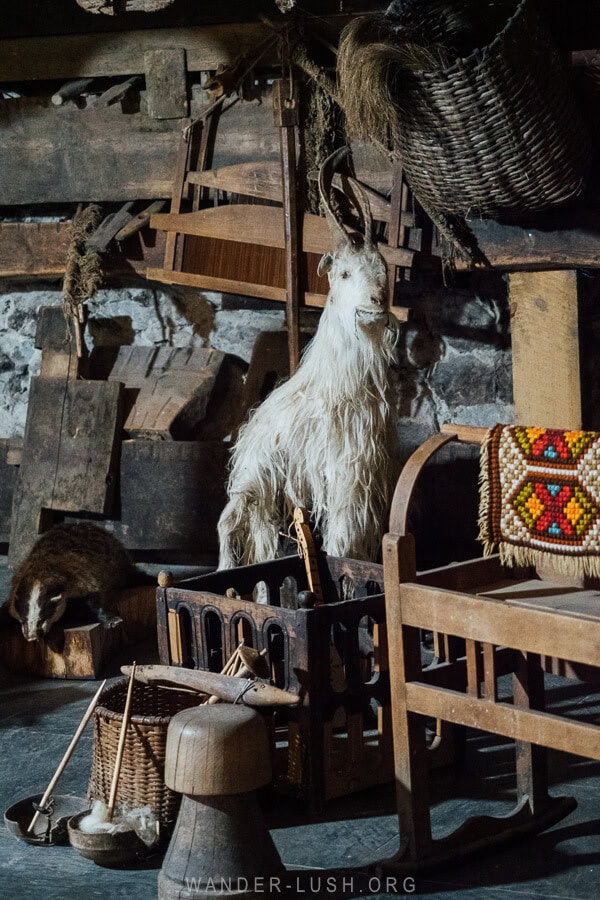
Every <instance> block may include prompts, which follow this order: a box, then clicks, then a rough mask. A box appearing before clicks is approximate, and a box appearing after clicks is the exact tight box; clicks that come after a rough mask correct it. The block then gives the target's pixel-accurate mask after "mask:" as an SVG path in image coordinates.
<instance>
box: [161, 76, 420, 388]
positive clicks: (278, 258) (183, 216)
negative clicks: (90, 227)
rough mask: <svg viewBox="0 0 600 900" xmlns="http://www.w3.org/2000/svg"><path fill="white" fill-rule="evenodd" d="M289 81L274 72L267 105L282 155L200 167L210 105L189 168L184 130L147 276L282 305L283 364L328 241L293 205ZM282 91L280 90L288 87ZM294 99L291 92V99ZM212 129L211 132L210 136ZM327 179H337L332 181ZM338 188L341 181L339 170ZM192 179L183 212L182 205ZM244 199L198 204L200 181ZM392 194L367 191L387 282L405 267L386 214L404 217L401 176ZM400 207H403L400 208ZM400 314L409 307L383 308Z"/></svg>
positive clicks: (319, 301)
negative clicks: (379, 227)
mask: <svg viewBox="0 0 600 900" xmlns="http://www.w3.org/2000/svg"><path fill="white" fill-rule="evenodd" d="M292 94H293V90H292V89H290V88H289V85H288V84H287V83H286V82H284V81H282V82H276V83H275V85H274V101H273V108H274V113H275V122H276V124H277V125H278V126H279V129H280V135H281V162H280V163H279V162H264V161H263V162H249V163H241V164H238V165H233V166H226V167H223V168H220V169H215V170H211V169H210V168H208V165H207V163H208V159H209V156H210V146H211V141H214V127H215V125H216V122H217V117H218V112H217V111H215V112H213V113H212V114H211V115H210V116H209V117H207V121H206V122H204V123H203V124H202V136H201V140H200V150H199V154H198V168H197V169H196V170H192V171H189V163H190V158H191V156H192V136H191V129H188V131H187V133H186V132H184V138H183V140H182V147H181V150H180V154H179V160H178V165H177V171H176V176H175V183H174V189H173V200H172V204H171V212H170V213H164V214H157V215H153V216H152V217H151V220H150V224H151V227H153V228H156V229H158V230H159V231H165V232H167V241H166V250H165V261H164V264H163V267H162V268H161V269H157V268H149V269H148V270H147V277H148V278H150V279H153V280H155V281H161V282H165V283H167V284H180V285H185V286H188V287H196V288H202V289H204V290H211V291H222V292H224V293H235V294H242V295H246V296H249V297H259V298H264V299H266V300H275V301H278V302H281V303H286V304H287V322H288V335H289V347H290V369H291V371H292V372H293V371H294V369H295V368H296V366H297V363H298V360H299V347H300V341H299V317H298V315H299V308H300V306H308V307H317V308H322V307H324V305H325V300H326V298H327V293H328V290H329V285H328V281H327V278H326V276H319V275H318V273H317V267H318V263H319V259H320V258H321V256H322V254H323V253H326V252H328V251H331V250H332V249H333V240H332V237H331V235H330V233H329V228H328V225H327V222H326V220H325V219H324V218H322V217H321V216H316V215H311V214H309V213H305V214H304V215H303V216H301V215H300V214H299V212H298V204H297V200H296V189H295V187H296V152H295V136H294V130H295V126H296V124H297V117H296V116H295V109H291V110H290V108H289V102H290V100H289V96H291V95H292ZM288 95H289V96H288ZM294 102H295V101H294ZM211 132H212V135H211ZM334 184H336V182H334ZM336 186H337V187H342V188H343V187H344V185H343V178H342V179H340V178H339V177H338V179H337V185H336ZM191 188H193V191H194V200H193V203H192V211H191V212H185V213H182V212H181V209H182V205H183V200H184V198H185V196H186V195H187V193H188V191H189V190H190V189H191ZM209 189H212V190H214V191H220V192H226V193H228V194H235V195H239V196H240V197H242V198H245V199H244V201H242V202H241V203H239V204H238V203H229V204H227V205H223V206H213V207H210V208H204V209H200V208H199V206H200V200H201V198H202V194H203V193H204V194H206V192H207V190H209ZM394 191H395V194H398V197H396V196H395V194H393V195H392V200H391V202H387V201H386V200H385V199H384V198H383V197H381V196H380V195H378V194H376V193H375V192H374V191H368V195H369V200H370V203H371V209H372V212H373V217H374V218H375V219H378V220H380V221H386V222H388V223H389V224H390V235H391V237H392V240H391V241H390V243H389V244H386V243H384V242H380V243H379V244H378V249H379V251H380V252H381V254H382V256H383V257H384V259H385V260H386V262H387V264H388V269H389V272H390V285H391V287H392V290H393V285H394V284H395V281H396V272H397V270H398V269H399V268H403V269H410V267H411V265H412V261H413V256H414V252H413V250H412V249H408V248H406V247H404V246H400V244H401V243H402V241H400V240H398V237H399V235H400V233H401V231H400V229H399V228H394V227H393V223H392V217H393V216H396V217H398V219H399V220H400V217H401V216H402V215H403V214H404V216H405V217H406V215H407V211H406V202H405V201H406V192H405V191H403V186H402V180H401V179H400V182H399V183H397V184H396V185H395V188H394ZM402 210H403V211H404V212H402ZM391 309H392V312H393V313H394V315H395V316H396V317H397V318H398V319H399V320H401V321H406V319H407V317H408V310H406V309H405V308H403V307H392V308H391Z"/></svg>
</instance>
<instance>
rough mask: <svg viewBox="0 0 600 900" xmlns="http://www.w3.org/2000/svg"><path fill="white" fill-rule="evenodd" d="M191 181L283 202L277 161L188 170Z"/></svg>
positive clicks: (248, 195) (216, 188) (247, 195)
mask: <svg viewBox="0 0 600 900" xmlns="http://www.w3.org/2000/svg"><path fill="white" fill-rule="evenodd" d="M187 180H188V182H189V184H198V185H202V186H203V187H206V188H210V189H211V190H213V191H225V192H226V193H229V194H241V195H242V196H245V197H257V198H260V199H261V200H271V201H273V202H278V203H281V202H282V200H283V189H282V186H281V165H280V163H278V162H265V161H262V162H246V163H237V164H236V165H233V166H222V167H221V168H218V169H206V170H205V171H204V172H188V175H187Z"/></svg>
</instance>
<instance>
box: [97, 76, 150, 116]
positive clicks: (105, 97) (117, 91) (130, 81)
mask: <svg viewBox="0 0 600 900" xmlns="http://www.w3.org/2000/svg"><path fill="white" fill-rule="evenodd" d="M140 84H141V78H140V76H139V75H133V76H132V77H131V78H127V79H126V80H125V81H121V82H120V83H119V84H113V85H111V86H110V87H109V88H107V90H105V91H104V92H103V93H102V94H100V96H99V97H91V98H90V99H89V100H88V104H87V105H88V107H90V106H93V107H94V108H95V109H102V108H103V107H105V106H110V105H111V103H116V102H117V100H122V99H123V97H125V95H126V94H128V93H129V91H130V90H131V89H132V88H134V87H138V86H139V85H140Z"/></svg>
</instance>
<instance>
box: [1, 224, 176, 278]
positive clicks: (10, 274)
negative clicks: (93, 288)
mask: <svg viewBox="0 0 600 900" xmlns="http://www.w3.org/2000/svg"><path fill="white" fill-rule="evenodd" d="M70 239H71V223H70V222H2V223H0V277H2V278H18V277H21V276H23V277H36V278H37V277H39V278H44V277H53V276H62V275H64V272H65V260H66V256H67V251H68V249H69V243H70ZM164 243H165V236H164V234H162V233H160V232H159V233H158V234H157V233H156V232H152V233H151V234H150V233H149V232H148V231H146V232H144V233H143V234H142V235H136V236H135V237H134V238H132V239H130V240H128V241H127V242H126V243H123V244H122V245H121V246H120V247H117V246H116V245H113V247H112V249H111V250H109V252H108V253H106V254H105V256H104V257H103V259H102V273H103V276H104V278H105V279H108V280H110V279H111V278H115V277H122V276H123V275H129V276H145V274H146V268H147V266H148V265H150V266H158V265H160V264H162V259H163V255H164Z"/></svg>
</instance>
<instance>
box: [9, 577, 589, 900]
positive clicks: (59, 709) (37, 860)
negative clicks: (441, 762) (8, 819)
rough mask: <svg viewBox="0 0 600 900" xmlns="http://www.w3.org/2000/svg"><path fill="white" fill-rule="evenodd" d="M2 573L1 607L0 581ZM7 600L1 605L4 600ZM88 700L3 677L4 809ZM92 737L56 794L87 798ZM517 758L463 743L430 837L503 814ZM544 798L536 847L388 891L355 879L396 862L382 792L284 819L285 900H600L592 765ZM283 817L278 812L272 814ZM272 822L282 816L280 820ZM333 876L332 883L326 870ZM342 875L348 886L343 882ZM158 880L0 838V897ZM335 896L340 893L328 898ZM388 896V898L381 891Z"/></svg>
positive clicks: (584, 701) (568, 701)
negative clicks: (470, 814) (473, 816)
mask: <svg viewBox="0 0 600 900" xmlns="http://www.w3.org/2000/svg"><path fill="white" fill-rule="evenodd" d="M3 574H4V573H3V572H2V570H1V568H0V598H1V597H2V596H3V588H4V590H5V587H6V579H5V578H4V579H3ZM4 595H5V594H4ZM94 690H95V684H94V683H91V682H83V681H80V682H74V681H71V682H57V681H42V680H27V681H26V680H22V679H21V680H17V679H15V678H12V677H11V676H10V675H7V674H3V675H0V760H1V765H2V774H3V777H2V778H0V807H1V808H2V810H5V809H6V808H7V807H8V806H9V805H10V804H11V803H13V802H14V801H16V800H19V799H22V798H25V797H27V796H29V795H31V794H35V793H38V792H40V791H42V790H43V789H44V787H45V786H46V784H47V782H48V781H49V779H50V777H51V775H52V773H53V771H54V769H55V767H56V765H57V763H58V761H59V760H60V758H61V757H62V754H63V752H64V750H65V749H66V747H67V745H68V743H69V740H70V738H71V736H72V734H73V732H74V730H75V727H76V725H77V723H78V722H79V720H80V718H81V716H82V714H83V711H84V709H85V707H86V705H87V703H88V698H89V697H90V695H91V694H92V693H93V692H94ZM551 698H552V701H553V703H554V704H555V705H560V706H561V707H562V708H563V709H564V710H565V711H568V712H569V714H572V715H573V716H576V717H577V718H579V719H582V720H584V721H590V720H593V719H594V718H595V719H596V720H597V717H598V715H599V714H600V696H599V695H597V694H592V693H590V692H589V690H587V689H586V688H585V687H584V686H583V685H578V684H574V683H567V682H558V681H555V682H553V684H552V686H551ZM90 754H91V733H86V734H84V736H83V737H82V739H81V741H80V744H79V746H78V749H77V751H76V753H75V756H74V758H73V759H72V761H71V763H70V765H69V766H68V768H67V770H66V772H65V774H64V776H63V778H62V780H61V783H60V793H73V794H76V795H79V796H83V795H84V794H85V790H86V785H87V779H88V775H89V768H90ZM513 762H514V753H513V749H512V746H511V744H510V743H509V742H506V741H504V740H502V739H499V738H492V737H490V736H486V735H480V734H473V735H470V737H469V740H468V743H467V754H466V762H465V766H464V767H463V769H462V771H461V772H460V773H456V772H449V771H446V772H444V773H440V775H439V776H438V777H437V779H436V784H435V787H434V799H435V809H434V821H435V823H436V831H437V830H439V833H440V834H441V833H443V832H446V831H449V830H451V829H452V828H453V827H454V826H455V825H456V824H457V823H458V822H459V821H461V820H462V817H463V814H464V812H465V810H466V809H473V808H475V809H476V811H477V812H491V811H494V812H496V811H503V810H506V809H508V808H510V805H511V797H512V796H513V793H512V792H513V789H514V777H513V774H512V773H513ZM550 764H551V765H550V770H551V777H552V791H553V793H554V794H559V793H560V794H562V793H567V794H571V795H573V796H574V797H576V799H577V802H578V806H577V809H576V810H575V812H573V813H572V814H571V815H570V816H569V817H568V818H566V819H564V820H563V821H562V822H560V823H559V824H558V825H556V826H555V827H554V828H552V829H550V830H549V831H547V832H545V833H544V834H541V835H539V836H537V837H533V838H528V839H526V840H521V841H520V843H519V844H518V845H516V846H514V845H513V846H512V847H509V848H505V849H503V850H501V851H499V852H496V853H494V854H493V855H487V856H483V855H482V856H481V857H479V858H477V859H472V860H470V861H469V862H465V863H462V864H460V865H452V866H448V867H447V868H445V869H442V870H439V871H436V872H435V873H431V874H426V875H417V876H416V878H415V879H414V882H412V881H410V880H409V881H408V882H407V883H406V885H403V884H402V882H401V881H400V880H398V881H397V883H396V884H395V885H394V884H393V883H390V884H388V885H386V884H385V880H383V881H381V882H379V881H378V879H377V878H373V879H372V880H371V881H369V879H368V878H367V877H365V876H364V875H363V876H362V877H361V876H360V875H359V874H358V873H357V869H359V868H360V867H364V866H366V865H368V864H369V863H373V862H375V861H377V860H380V859H383V858H385V857H387V856H390V855H392V854H393V853H394V851H395V850H396V848H397V844H398V831H397V823H396V818H395V816H394V815H393V809H392V806H391V803H392V797H391V791H389V790H387V789H386V790H381V789H380V790H377V791H372V792H366V793H365V794H363V795H360V796H356V797H354V798H352V799H351V800H347V801H345V802H343V803H338V804H337V806H336V807H332V808H331V810H329V818H328V820H327V821H323V822H319V823H313V824H306V823H305V822H303V821H302V820H300V819H296V820H294V817H293V815H292V814H291V813H289V815H288V820H289V821H288V824H287V827H276V828H274V829H273V837H274V840H275V842H276V845H277V847H278V849H279V852H280V854H281V857H282V859H283V862H284V863H285V865H286V867H287V869H288V877H287V878H286V879H285V883H286V884H289V885H292V886H295V888H294V890H293V891H292V894H291V896H293V895H294V893H295V895H296V896H297V897H302V896H317V897H323V898H325V897H384V896H390V895H396V896H397V895H403V893H415V894H421V895H426V896H428V897H430V898H437V897H439V898H446V900H454V898H459V897H460V898H464V897H474V898H484V900H500V898H507V895H508V896H509V897H510V896H515V897H520V898H523V897H532V898H544V900H551V898H561V900H567V898H569V900H592V898H597V897H598V896H600V887H599V874H600V804H599V799H598V798H599V794H600V764H596V763H591V762H589V761H587V760H583V759H580V758H577V757H575V756H569V757H567V756H566V755H563V754H554V753H552V754H551V756H550ZM279 813H281V810H279ZM279 818H280V816H278V819H279ZM333 868H335V869H336V873H337V875H336V879H335V881H328V880H327V878H328V870H330V869H333ZM340 871H342V872H343V873H344V876H345V877H342V875H341V874H339V873H340ZM156 881H157V871H156V869H152V868H149V869H144V870H138V871H115V870H109V869H101V868H98V867H97V866H95V865H94V863H92V862H90V861H87V860H85V859H83V858H81V857H79V856H78V855H77V854H76V853H75V852H74V851H73V850H72V849H71V848H70V847H48V848H42V847H33V846H29V845H27V844H25V843H22V842H20V841H18V840H16V839H15V838H14V837H12V836H11V835H10V834H9V833H8V832H7V830H6V828H5V827H4V825H2V826H1V827H0V897H7V898H8V897H10V898H14V900H21V898H23V900H25V898H31V897H38V896H39V897H41V898H43V900H55V898H56V900H59V898H61V900H62V898H64V900H81V898H82V897H85V898H86V900H87V898H90V900H91V898H96V897H98V898H111V900H112V898H121V897H122V898H128V900H151V898H153V897H155V896H156ZM334 886H335V889H336V891H335V892H334V890H333V888H334ZM388 889H389V890H388Z"/></svg>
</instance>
